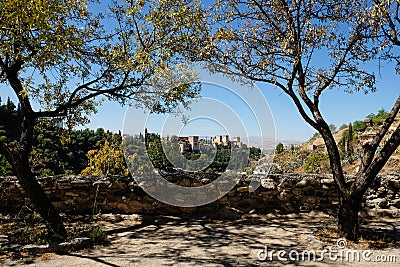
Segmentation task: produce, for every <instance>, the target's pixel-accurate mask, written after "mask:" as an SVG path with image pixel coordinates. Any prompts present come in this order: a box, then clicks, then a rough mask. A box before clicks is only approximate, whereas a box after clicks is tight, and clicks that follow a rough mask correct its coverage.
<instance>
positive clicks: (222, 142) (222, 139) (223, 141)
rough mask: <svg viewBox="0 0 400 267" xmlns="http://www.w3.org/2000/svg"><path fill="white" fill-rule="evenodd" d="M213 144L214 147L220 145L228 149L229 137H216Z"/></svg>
mask: <svg viewBox="0 0 400 267" xmlns="http://www.w3.org/2000/svg"><path fill="white" fill-rule="evenodd" d="M212 142H213V144H215V145H222V146H224V147H228V146H229V145H230V142H229V135H216V136H215V137H214V138H213V141H212Z"/></svg>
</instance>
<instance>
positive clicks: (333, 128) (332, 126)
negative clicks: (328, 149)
mask: <svg viewBox="0 0 400 267" xmlns="http://www.w3.org/2000/svg"><path fill="white" fill-rule="evenodd" d="M328 126H329V129H330V130H331V132H332V133H334V132H336V126H335V124H333V123H331V124H329V125H328Z"/></svg>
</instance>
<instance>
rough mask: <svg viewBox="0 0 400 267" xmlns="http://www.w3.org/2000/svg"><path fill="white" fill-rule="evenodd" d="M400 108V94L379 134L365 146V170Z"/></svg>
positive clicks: (363, 163)
mask: <svg viewBox="0 0 400 267" xmlns="http://www.w3.org/2000/svg"><path fill="white" fill-rule="evenodd" d="M399 110H400V96H399V97H398V98H397V100H396V102H395V104H394V106H393V108H392V110H391V111H390V113H389V116H388V118H387V119H386V120H385V122H384V123H383V125H382V126H381V128H380V129H379V132H378V134H377V135H376V136H375V137H374V139H373V140H372V141H371V142H370V143H367V144H365V145H364V146H363V151H364V156H363V157H362V160H361V162H362V168H363V169H364V170H365V169H367V168H368V167H369V165H370V164H371V162H372V160H373V158H374V155H375V152H376V150H377V148H378V146H379V144H380V143H381V141H382V139H383V137H384V136H385V135H386V133H387V131H388V130H389V127H390V126H391V125H392V124H393V121H394V119H395V118H396V116H397V114H398V113H399Z"/></svg>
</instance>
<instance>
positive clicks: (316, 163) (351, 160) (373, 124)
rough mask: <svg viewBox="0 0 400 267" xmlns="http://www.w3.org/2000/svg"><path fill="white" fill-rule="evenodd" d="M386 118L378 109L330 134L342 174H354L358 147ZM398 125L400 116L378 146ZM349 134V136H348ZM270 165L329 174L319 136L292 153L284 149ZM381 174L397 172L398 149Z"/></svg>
mask: <svg viewBox="0 0 400 267" xmlns="http://www.w3.org/2000/svg"><path fill="white" fill-rule="evenodd" d="M386 117H387V113H386V112H385V111H384V110H380V111H379V112H378V113H377V114H376V115H375V114H373V113H371V114H370V115H368V116H367V118H366V119H365V120H362V121H355V122H353V123H352V124H351V128H350V127H349V125H343V126H341V127H340V129H339V130H338V131H335V132H334V133H333V136H334V139H335V141H336V143H337V144H338V147H339V149H340V153H341V156H342V164H343V170H344V172H345V173H348V174H355V173H356V172H357V170H358V168H359V166H360V165H361V160H360V158H361V156H362V146H363V145H364V144H366V143H368V142H370V141H371V140H372V138H373V137H374V136H375V135H376V134H377V132H378V131H379V129H380V127H381V126H382V122H383V121H384V120H385V119H386ZM399 125H400V114H398V115H397V116H396V119H395V121H394V123H393V125H392V126H391V127H390V128H389V131H388V134H387V135H386V136H385V137H384V138H383V140H382V142H381V144H380V147H382V146H383V145H384V144H385V142H387V140H388V139H389V138H390V135H391V133H392V132H394V131H395V129H396V128H397V127H398V126H399ZM351 132H352V134H351V135H350V133H351ZM378 149H379V148H378ZM274 162H275V163H276V164H278V165H279V166H280V167H281V169H282V171H283V172H294V173H301V172H316V173H326V172H330V167H329V159H328V156H327V153H326V147H325V143H324V140H323V139H322V137H321V136H320V135H319V134H315V135H314V136H313V137H312V138H311V139H310V140H308V141H307V142H305V143H303V144H301V145H300V146H298V147H297V148H296V149H294V150H286V151H283V152H282V153H279V154H276V155H275V157H274ZM381 173H386V174H389V173H400V147H399V148H398V149H397V150H396V152H395V153H394V154H393V155H392V156H391V158H390V159H389V160H388V162H387V164H386V165H385V166H384V168H383V169H382V170H381Z"/></svg>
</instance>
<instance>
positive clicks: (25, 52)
mask: <svg viewBox="0 0 400 267" xmlns="http://www.w3.org/2000/svg"><path fill="white" fill-rule="evenodd" d="M96 3H97V1H93V2H91V1H90V0H88V1H80V0H68V1H59V0H55V1H51V2H47V1H22V0H4V1H2V2H1V5H0V39H1V42H0V43H1V45H0V83H1V84H3V85H5V86H4V87H2V88H1V89H2V90H6V89H11V92H13V93H14V94H15V96H16V97H17V99H18V105H19V106H20V108H21V111H22V113H23V117H22V118H21V123H20V124H18V126H20V128H21V131H20V133H19V134H18V136H13V135H12V134H8V135H6V138H5V139H4V138H1V139H0V141H1V142H0V153H1V154H2V155H3V156H4V157H5V158H6V159H7V160H8V162H9V163H10V164H11V166H12V169H13V172H14V174H15V175H16V176H17V178H18V180H19V182H20V184H21V186H22V188H23V189H24V191H25V193H26V194H27V196H28V197H29V198H30V200H31V201H32V203H33V204H34V206H35V208H36V210H37V211H38V212H39V213H40V215H41V216H42V217H43V218H44V219H45V220H46V221H47V223H48V228H49V230H50V232H53V233H55V234H56V235H58V236H59V237H61V238H65V237H66V235H67V233H66V230H65V227H64V225H63V223H62V220H61V217H60V216H59V213H58V211H57V210H56V209H55V208H54V206H53V205H52V203H51V202H50V201H49V198H48V197H47V195H46V194H45V193H44V191H43V190H42V188H41V187H40V185H39V184H38V182H37V180H36V179H35V177H34V175H33V173H32V171H31V169H30V166H29V157H30V153H31V148H32V142H33V132H34V127H35V124H36V123H37V122H38V121H40V120H41V119H43V118H49V119H53V121H54V122H56V121H60V120H61V119H64V118H67V120H66V124H67V126H68V127H69V128H71V127H73V126H74V125H76V124H81V123H85V122H86V121H87V117H86V115H87V114H89V113H91V112H93V111H95V109H96V105H98V104H99V103H100V102H101V100H102V99H103V98H106V99H110V100H115V101H118V102H120V103H122V104H124V103H126V102H127V101H130V100H133V101H134V102H135V104H136V105H141V106H145V107H148V108H150V109H151V110H152V111H154V112H166V111H169V110H172V109H173V108H174V107H175V106H176V105H177V104H178V103H182V104H183V105H184V106H187V104H188V101H189V100H190V99H191V98H193V97H196V96H197V94H198V90H199V88H198V86H197V87H196V86H193V84H191V83H188V82H187V81H189V80H186V83H184V85H182V86H175V87H171V88H167V87H162V88H161V87H157V86H153V87H145V88H144V87H141V86H142V85H144V84H148V83H150V82H151V81H152V80H151V79H152V75H153V74H155V73H159V72H161V71H162V70H165V69H167V67H168V66H171V65H173V64H174V63H176V62H179V59H180V58H181V56H180V55H181V54H183V53H187V54H190V53H192V52H191V51H190V49H191V47H192V45H194V44H196V46H197V45H199V46H201V45H200V44H199V43H198V42H199V40H203V39H204V38H202V36H203V33H204V32H205V29H204V26H203V23H202V20H203V17H202V13H201V12H200V10H199V9H198V3H193V2H190V3H189V2H188V1H186V0H182V1H178V2H176V3H175V5H173V6H172V5H170V4H169V2H168V1H157V2H156V1H151V0H149V1H144V0H138V1H128V2H126V3H122V1H121V3H120V4H119V5H117V4H115V5H114V6H112V7H110V8H109V9H107V10H104V12H100V11H96V12H90V11H89V6H90V7H91V8H92V10H99V9H100V8H101V6H96ZM105 24H106V25H108V27H107V28H106V27H103V26H102V25H105ZM113 26H115V27H113ZM170 74H171V75H170V76H169V77H170V78H171V79H173V78H174V77H177V79H180V80H181V79H182V77H183V76H184V75H181V76H179V75H175V72H172V71H171V73H170ZM189 76H190V75H189ZM32 103H36V104H37V105H38V106H40V108H39V110H35V109H34V108H33V105H32ZM5 130H6V131H7V130H8V129H5ZM8 132H9V133H10V131H8Z"/></svg>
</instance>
